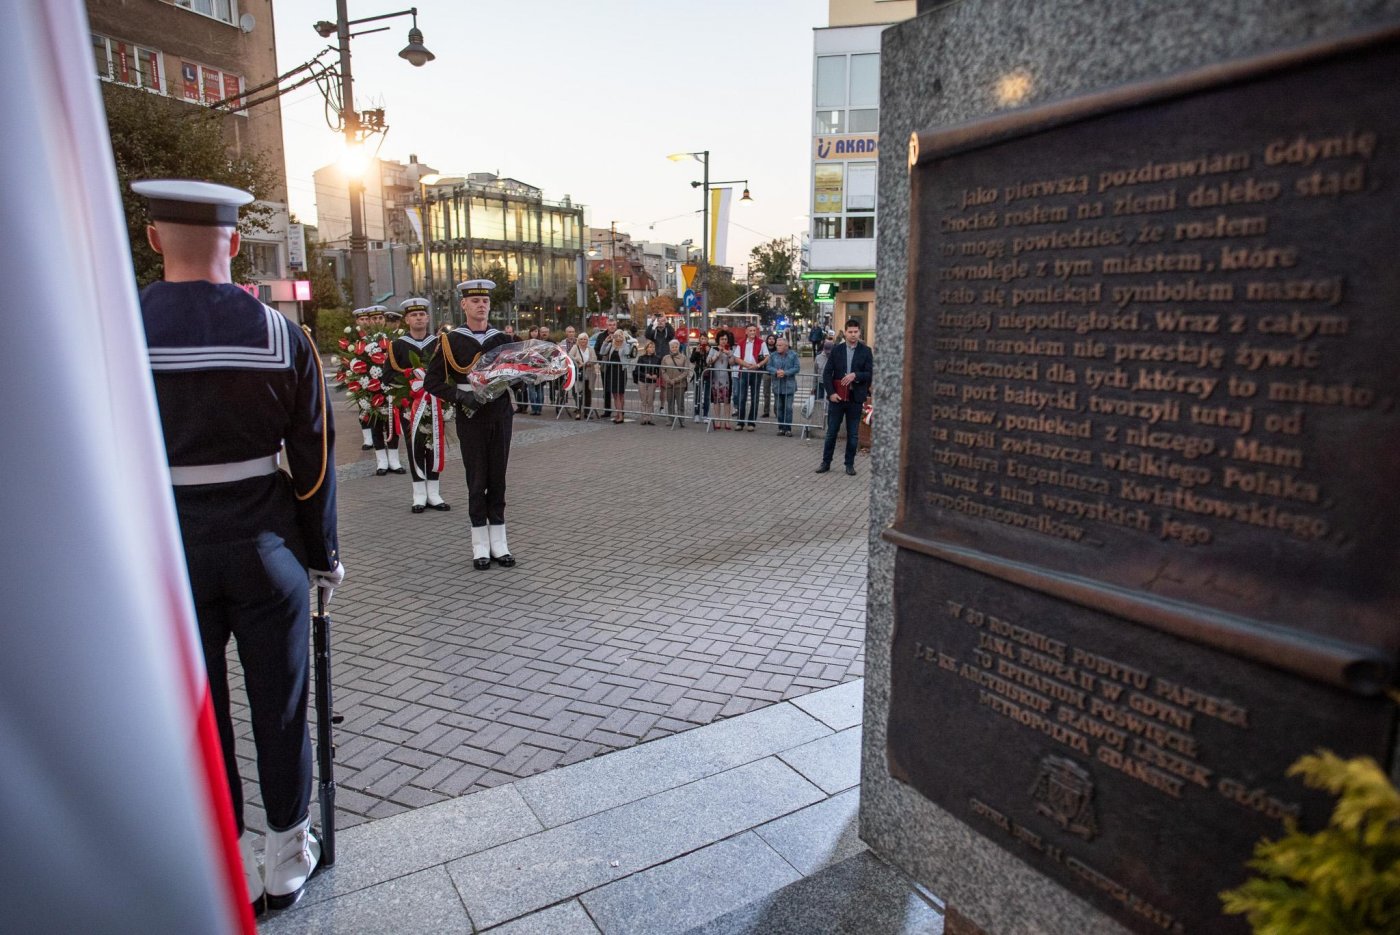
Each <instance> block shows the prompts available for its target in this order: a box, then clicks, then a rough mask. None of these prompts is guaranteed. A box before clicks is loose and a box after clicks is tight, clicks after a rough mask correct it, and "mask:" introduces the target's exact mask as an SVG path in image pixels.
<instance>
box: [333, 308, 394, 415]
mask: <svg viewBox="0 0 1400 935" xmlns="http://www.w3.org/2000/svg"><path fill="white" fill-rule="evenodd" d="M392 340H393V338H391V337H390V336H389V335H387V334H385V333H384V332H382V331H381V332H369V331H365V330H364V329H363V328H360V327H359V326H356V325H351V326H349V327H347V328H346V329H345V337H343V338H341V339H340V342H339V343H340V353H339V354H337V355H336V356H337V358H338V359H339V366H338V367H337V368H336V374H335V382H336V384H337V385H338V386H339V387H340V389H342V390H344V391H345V392H346V393H347V394H348V395H349V396H350V400H351V402H353V403H354V405H355V408H356V409H358V410H359V411H360V413H361V414H362V415H367V416H369V418H370V420H371V421H375V422H381V423H388V422H389V405H390V385H389V384H388V383H386V382H385V381H384V375H385V373H386V372H387V371H388V368H389V342H390V341H392Z"/></svg>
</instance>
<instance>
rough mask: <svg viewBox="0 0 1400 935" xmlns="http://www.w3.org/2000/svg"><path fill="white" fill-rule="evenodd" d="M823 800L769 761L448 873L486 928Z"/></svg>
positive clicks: (481, 856)
mask: <svg viewBox="0 0 1400 935" xmlns="http://www.w3.org/2000/svg"><path fill="white" fill-rule="evenodd" d="M821 798H823V795H822V793H821V791H820V790H819V789H817V788H816V787H815V786H813V785H812V784H811V783H809V782H807V780H805V779H803V778H802V777H801V776H800V775H798V773H796V772H795V771H793V770H792V769H791V768H790V767H788V766H787V765H785V764H784V763H782V762H780V761H778V760H777V759H775V758H772V757H769V758H766V759H763V760H758V761H757V762H754V763H749V764H747V765H744V766H740V767H737V768H735V769H732V770H729V771H727V772H724V773H719V774H717V775H714V776H709V777H706V778H705V779H701V780H698V781H696V782H693V783H690V784H688V785H685V786H681V787H679V788H677V789H670V790H668V791H666V792H662V793H658V794H657V795H653V796H651V797H649V798H646V799H643V800H641V801H638V802H632V803H629V804H627V805H622V806H619V807H617V808H614V809H611V810H609V811H606V812H600V813H599V814H596V815H590V816H589V817H587V818H582V819H580V820H578V821H575V822H571V823H569V824H567V825H561V826H559V827H556V828H550V829H548V830H546V831H543V832H540V833H539V834H535V835H532V836H531V837H528V838H524V839H522V840H519V841H513V842H511V843H509V844H503V845H501V846H499V847H495V848H492V849H491V850H488V851H483V852H481V853H478V854H473V855H471V856H469V857H465V858H463V859H461V860H457V861H453V862H452V863H450V864H448V865H447V869H448V872H449V873H451V875H452V879H453V881H454V882H455V883H456V884H457V888H458V890H459V891H460V892H461V893H462V898H463V901H464V902H465V903H466V905H467V907H468V909H469V910H470V912H471V915H472V918H473V919H475V920H476V921H477V924H478V925H480V926H482V927H486V926H490V925H495V924H497V923H500V922H504V921H507V920H509V919H513V918H515V917H516V916H520V915H524V914H525V913H527V912H530V911H531V910H533V909H538V908H541V907H544V906H548V905H551V904H552V903H555V902H559V901H560V900H563V899H567V898H569V897H571V896H576V895H578V894H579V893H583V892H586V891H588V890H590V889H594V888H595V887H598V886H602V885H604V884H607V883H611V882H613V881H614V880H618V879H621V878H623V877H626V876H628V875H630V874H633V873H637V872H638V871H641V870H645V869H646V868H648V867H651V866H655V865H656V864H659V863H663V862H665V861H667V860H671V859H673V858H675V857H678V856H680V855H682V854H686V853H689V852H690V851H693V850H697V849H699V848H701V847H704V846H705V845H707V844H712V843H714V842H715V841H718V840H722V839H724V838H727V837H730V836H731V835H734V834H737V833H739V832H742V831H746V830H748V829H749V828H752V827H754V826H755V825H759V824H763V823H764V822H767V821H770V820H772V819H773V818H777V817H779V816H780V815H785V814H787V813H788V812H792V811H796V810H797V809H799V808H802V807H803V806H806V805H810V804H812V803H813V802H815V801H818V800H820V799H821Z"/></svg>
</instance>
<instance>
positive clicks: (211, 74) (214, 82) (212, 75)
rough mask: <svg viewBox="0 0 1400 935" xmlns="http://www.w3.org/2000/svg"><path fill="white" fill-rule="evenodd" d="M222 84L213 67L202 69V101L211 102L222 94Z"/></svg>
mask: <svg viewBox="0 0 1400 935" xmlns="http://www.w3.org/2000/svg"><path fill="white" fill-rule="evenodd" d="M222 91H223V85H222V84H220V83H219V73H218V72H217V71H214V70H213V69H210V68H206V69H204V103H206V104H212V103H214V102H215V101H217V100H218V99H219V98H221V97H222V96H223V94H222V93H221V92H222Z"/></svg>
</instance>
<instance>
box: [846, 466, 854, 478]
mask: <svg viewBox="0 0 1400 935" xmlns="http://www.w3.org/2000/svg"><path fill="white" fill-rule="evenodd" d="M846 476H847V477H855V476H856V469H855V468H853V467H848V468H846Z"/></svg>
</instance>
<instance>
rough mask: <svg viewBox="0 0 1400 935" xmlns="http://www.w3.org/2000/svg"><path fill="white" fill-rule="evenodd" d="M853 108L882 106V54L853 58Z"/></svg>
mask: <svg viewBox="0 0 1400 935" xmlns="http://www.w3.org/2000/svg"><path fill="white" fill-rule="evenodd" d="M848 103H849V104H850V105H851V106H852V107H879V106H880V53H878V52H876V53H873V54H869V55H852V56H851V91H850V98H849V100H848Z"/></svg>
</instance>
